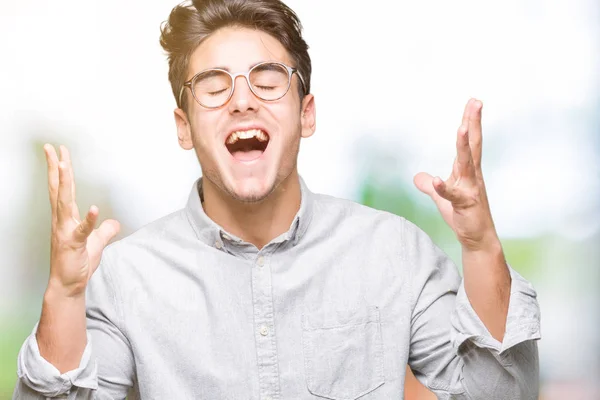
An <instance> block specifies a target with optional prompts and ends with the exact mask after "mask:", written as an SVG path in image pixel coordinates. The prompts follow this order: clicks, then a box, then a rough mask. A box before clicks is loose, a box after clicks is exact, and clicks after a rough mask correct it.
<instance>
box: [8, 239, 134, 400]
mask: <svg viewBox="0 0 600 400" xmlns="http://www.w3.org/2000/svg"><path fill="white" fill-rule="evenodd" d="M110 267H111V265H110V264H109V263H108V261H107V256H106V251H105V252H104V254H103V257H102V262H101V265H100V266H99V267H98V269H97V270H96V272H95V273H94V275H92V278H91V279H90V282H89V284H88V288H87V290H86V316H87V345H86V347H85V350H84V353H83V356H82V358H81V362H80V364H79V367H78V368H77V369H74V370H72V371H68V372H66V373H64V374H61V373H60V372H59V370H58V369H57V368H56V367H54V366H53V365H52V364H51V363H49V362H48V361H46V360H45V359H44V358H43V357H42V356H41V355H40V351H39V348H38V343H37V340H36V335H35V333H36V331H37V324H36V326H35V328H34V330H33V332H32V334H31V335H30V336H29V337H28V338H27V339H26V340H25V343H24V344H23V346H22V348H21V351H20V352H19V356H18V360H17V375H18V380H17V384H16V387H15V390H14V393H13V400H16V399H19V400H33V399H36V400H37V399H47V398H50V399H54V398H57V399H124V398H125V397H126V396H127V393H128V391H129V389H130V388H131V387H133V384H134V376H135V374H134V360H133V354H132V351H131V346H130V345H129V342H128V340H127V338H126V336H125V335H124V333H123V331H122V330H121V329H120V326H122V325H121V322H122V315H121V311H120V307H119V303H118V301H119V300H118V297H119V294H118V287H117V286H116V285H115V284H114V282H113V280H112V277H111V271H110Z"/></svg>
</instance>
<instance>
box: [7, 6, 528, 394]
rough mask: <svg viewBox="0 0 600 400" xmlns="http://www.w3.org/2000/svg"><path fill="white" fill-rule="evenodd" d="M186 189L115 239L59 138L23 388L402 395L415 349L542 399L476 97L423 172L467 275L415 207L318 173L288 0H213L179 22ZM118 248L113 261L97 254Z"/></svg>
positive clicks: (442, 387) (171, 48) (452, 390)
mask: <svg viewBox="0 0 600 400" xmlns="http://www.w3.org/2000/svg"><path fill="white" fill-rule="evenodd" d="M161 44H162V45H163V47H164V48H165V49H166V51H167V52H168V54H169V67H170V70H169V79H170V81H171V85H172V87H173V93H174V95H175V98H176V100H177V105H178V108H177V109H176V110H175V120H176V124H177V135H178V139H179V144H180V146H181V147H182V148H184V149H186V150H192V149H193V150H194V151H195V152H196V154H197V156H198V160H199V162H200V165H201V167H202V175H203V177H202V178H201V179H199V180H198V181H197V182H195V183H194V185H193V186H192V190H191V193H190V196H189V201H188V203H187V206H186V207H185V208H184V209H182V210H180V211H178V212H176V213H173V214H171V215H168V216H166V217H164V218H162V219H160V220H158V221H156V222H154V223H152V224H150V225H148V226H146V227H144V228H142V229H140V230H139V231H137V232H136V233H134V234H132V235H130V236H129V237H127V238H125V239H123V240H120V241H118V242H115V243H113V244H112V245H110V246H108V247H107V248H105V247H106V245H107V243H108V242H109V241H110V239H111V238H112V237H114V235H115V234H116V233H117V231H118V223H117V222H116V221H105V222H104V223H102V224H101V225H100V227H99V228H98V229H94V227H95V225H96V221H97V218H98V213H99V211H98V209H97V208H95V207H92V208H91V209H90V210H89V211H88V213H87V214H86V216H85V218H84V219H83V220H81V221H80V219H79V218H80V214H79V211H78V209H77V205H76V202H75V186H74V183H73V172H72V169H71V164H70V159H69V153H68V151H67V150H66V149H65V148H64V147H61V149H60V150H61V155H60V161H59V157H58V156H57V154H56V152H55V150H54V148H53V147H52V146H49V145H46V146H45V151H46V157H47V160H48V177H49V192H50V201H51V204H52V216H53V223H52V252H51V267H50V280H49V283H48V288H47V290H46V293H45V295H44V301H43V305H42V315H41V318H40V321H39V324H38V325H37V326H36V327H35V328H34V331H33V333H32V335H31V336H30V337H29V338H28V339H27V340H26V342H25V344H24V345H23V348H22V350H21V353H20V354H19V360H18V366H19V369H18V374H19V381H18V383H17V387H16V389H15V394H14V398H17V399H38V398H45V397H50V398H53V397H58V398H69V399H80V398H81V399H92V398H97V399H113V398H121V399H122V398H124V397H125V396H126V395H127V394H129V395H130V396H131V397H130V398H142V399H210V400H214V399H232V400H238V399H255V400H259V399H260V400H268V399H272V400H274V399H323V398H324V399H337V400H341V399H344V400H348V399H358V398H361V399H399V398H402V397H403V384H404V374H405V366H406V364H407V363H408V364H409V365H410V367H411V368H412V370H413V371H414V373H415V375H416V376H417V378H419V379H420V380H421V381H422V382H423V383H424V384H425V385H426V386H427V387H429V388H430V389H431V390H432V391H433V392H435V393H436V394H437V396H438V397H439V398H441V399H502V400H506V399H534V398H537V393H538V384H537V383H538V356H537V347H536V342H535V340H536V339H538V338H539V337H540V334H539V308H538V304H537V302H536V293H535V291H534V289H533V288H532V286H531V285H530V284H529V283H528V282H527V281H525V280H524V279H523V278H522V277H521V276H519V275H518V274H517V273H516V272H515V271H514V270H512V269H511V268H509V267H508V266H507V264H506V261H505V259H504V256H503V252H502V247H501V245H500V241H499V239H498V236H497V234H496V231H495V228H494V224H493V221H492V217H491V215H490V210H489V207H488V202H487V198H486V191H485V186H484V182H483V178H482V174H481V121H480V119H481V106H482V105H481V103H480V102H479V101H476V100H470V101H469V102H468V104H467V106H466V109H465V113H464V116H463V120H462V124H461V126H460V128H459V130H458V135H457V157H456V161H455V163H454V166H453V169H452V174H451V177H450V178H449V179H448V180H447V181H442V180H441V179H439V178H432V177H431V176H429V175H427V174H419V175H417V176H416V177H415V184H416V185H417V187H418V188H419V189H420V190H422V191H423V192H425V193H427V194H429V195H430V196H431V197H432V198H433V200H434V201H435V202H436V204H437V205H438V207H439V209H440V212H441V213H442V215H443V217H444V219H445V220H446V222H447V223H448V224H449V225H450V226H451V227H452V229H453V230H454V231H455V232H456V235H457V238H458V239H459V240H460V242H461V244H462V248H463V263H464V265H463V269H464V280H461V278H460V276H459V274H458V271H457V268H456V266H455V265H453V264H452V263H451V261H450V260H449V259H448V258H447V257H446V255H445V254H443V253H442V252H441V251H440V250H439V249H438V248H437V247H436V246H435V245H434V244H433V243H432V242H431V240H430V239H429V238H428V237H427V235H425V234H424V233H423V232H422V231H421V230H420V229H418V228H417V227H416V226H414V225H413V224H411V223H410V222H408V221H406V220H405V219H403V218H401V217H397V216H394V215H392V214H389V213H385V212H380V211H376V210H373V209H369V208H367V207H364V206H361V205H358V204H355V203H352V202H349V201H345V200H340V199H336V198H332V197H328V196H324V195H317V194H314V193H311V192H310V191H309V189H308V188H307V186H306V185H305V183H304V182H303V181H302V179H301V178H300V177H299V175H298V172H297V169H296V160H297V155H298V149H299V144H300V139H301V138H303V137H308V136H310V135H312V134H313V133H314V131H315V127H316V123H315V121H316V112H315V100H314V97H313V95H312V94H310V73H311V65H310V58H309V56H308V52H307V45H306V43H305V42H304V40H303V39H302V37H301V31H300V23H299V21H298V19H297V17H296V15H295V14H294V13H293V12H292V10H290V9H289V8H287V7H286V6H285V5H284V4H282V3H281V2H279V0H196V1H194V2H193V4H191V5H180V6H177V7H175V9H174V10H173V12H172V13H171V15H170V17H169V20H168V22H167V24H165V25H164V26H163V31H162V37H161ZM99 264H101V265H99Z"/></svg>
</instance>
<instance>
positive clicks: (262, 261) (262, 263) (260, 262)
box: [256, 256, 265, 267]
mask: <svg viewBox="0 0 600 400" xmlns="http://www.w3.org/2000/svg"><path fill="white" fill-rule="evenodd" d="M256 264H257V265H258V266H259V267H262V266H263V265H265V258H264V257H263V256H260V257H258V259H257V260H256Z"/></svg>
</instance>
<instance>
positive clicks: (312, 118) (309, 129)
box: [300, 94, 317, 138]
mask: <svg viewBox="0 0 600 400" xmlns="http://www.w3.org/2000/svg"><path fill="white" fill-rule="evenodd" d="M300 121H301V123H302V137H303V138H307V137H311V136H312V135H313V133H315V130H316V129H317V109H316V107H315V96H313V95H312V94H307V95H306V96H304V99H303V100H302V114H301V115H300Z"/></svg>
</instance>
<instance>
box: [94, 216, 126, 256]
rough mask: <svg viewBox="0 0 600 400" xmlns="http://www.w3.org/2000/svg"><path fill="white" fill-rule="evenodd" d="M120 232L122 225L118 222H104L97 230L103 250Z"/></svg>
mask: <svg viewBox="0 0 600 400" xmlns="http://www.w3.org/2000/svg"><path fill="white" fill-rule="evenodd" d="M120 230H121V224H119V221H117V220H114V219H107V220H105V221H104V222H102V223H101V224H100V226H99V227H98V229H96V232H97V234H98V239H99V241H100V243H99V244H100V246H101V248H102V249H104V248H105V247H106V246H107V245H108V243H109V242H110V241H111V240H112V239H113V238H114V237H115V236H116V235H117V233H119V231H120Z"/></svg>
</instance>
